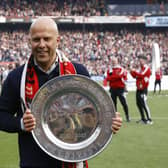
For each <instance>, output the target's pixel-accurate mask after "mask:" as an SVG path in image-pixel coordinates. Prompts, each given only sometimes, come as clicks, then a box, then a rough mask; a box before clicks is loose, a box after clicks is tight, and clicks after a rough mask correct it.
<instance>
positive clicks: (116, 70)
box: [106, 65, 127, 89]
mask: <svg viewBox="0 0 168 168" xmlns="http://www.w3.org/2000/svg"><path fill="white" fill-rule="evenodd" d="M106 79H107V81H109V86H110V88H113V89H118V88H125V80H127V71H126V70H125V69H124V68H123V67H121V66H119V65H117V66H115V67H113V68H112V69H111V70H110V69H108V70H107V78H106Z"/></svg>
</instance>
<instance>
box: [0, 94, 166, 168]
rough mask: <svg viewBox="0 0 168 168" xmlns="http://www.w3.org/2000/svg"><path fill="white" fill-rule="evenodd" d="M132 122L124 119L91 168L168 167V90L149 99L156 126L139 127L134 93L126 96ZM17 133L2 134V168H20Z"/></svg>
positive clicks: (0, 134)
mask: <svg viewBox="0 0 168 168" xmlns="http://www.w3.org/2000/svg"><path fill="white" fill-rule="evenodd" d="M127 100H128V104H129V110H130V114H131V118H132V120H131V122H130V123H126V122H125V117H124V112H123V110H122V107H121V105H120V103H118V111H120V113H121V115H122V116H123V120H124V121H123V126H122V128H121V130H120V132H119V133H118V134H116V135H114V136H113V138H112V141H111V143H110V144H109V145H108V146H107V148H106V149H105V150H104V151H103V152H101V153H100V154H99V155H98V156H96V157H95V158H92V159H90V160H89V165H90V168H167V165H168V91H164V92H162V93H161V95H158V94H156V95H153V93H152V92H150V93H149V96H148V104H149V107H150V109H151V114H152V118H153V121H154V124H153V125H143V124H137V123H136V120H138V119H139V113H138V110H137V107H136V104H135V92H129V94H128V95H127ZM18 167H19V166H18V150H17V134H7V133H4V132H0V168H18Z"/></svg>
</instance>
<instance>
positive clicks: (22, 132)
mask: <svg viewBox="0 0 168 168" xmlns="http://www.w3.org/2000/svg"><path fill="white" fill-rule="evenodd" d="M29 36H30V39H29V40H30V47H31V51H32V52H31V55H30V57H29V59H28V60H27V62H26V64H24V65H22V66H20V67H17V68H16V69H14V70H13V71H11V72H10V73H9V74H8V76H7V78H6V80H5V81H4V84H3V88H2V92H1V96H0V130H2V131H6V132H9V133H16V132H17V133H18V143H19V157H20V168H65V167H68V168H88V163H87V161H84V162H80V163H67V162H62V161H59V160H57V159H55V158H53V157H51V156H49V155H48V154H47V153H45V152H44V151H43V150H42V149H41V148H40V147H39V146H38V145H37V143H36V142H35V140H34V138H33V136H32V133H31V131H32V130H33V129H34V128H35V127H36V120H37V118H35V117H34V115H33V113H31V110H30V105H31V102H32V100H33V98H34V96H35V94H36V92H37V91H38V90H39V89H40V87H41V86H42V85H44V84H45V83H46V82H47V81H49V80H51V79H53V78H55V77H58V76H60V75H65V74H80V75H84V76H88V77H89V73H88V71H87V69H86V68H85V67H84V66H83V65H82V64H80V63H72V62H70V61H69V60H68V58H67V57H66V56H65V55H64V53H63V52H62V51H60V50H58V45H59V42H60V37H59V33H58V29H57V24H56V23H55V21H54V20H53V19H51V18H48V17H40V18H38V19H37V20H36V21H34V22H33V23H32V24H31V27H30V31H29ZM22 107H25V108H22ZM121 125H122V118H121V117H120V114H119V113H118V112H116V116H115V117H114V118H113V119H112V126H111V127H112V128H111V129H112V131H113V133H117V131H118V130H119V129H120V127H121Z"/></svg>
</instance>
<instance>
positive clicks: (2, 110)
mask: <svg viewBox="0 0 168 168" xmlns="http://www.w3.org/2000/svg"><path fill="white" fill-rule="evenodd" d="M18 78H19V76H18V75H17V74H16V73H13V72H11V73H9V75H8V77H7V79H6V80H5V82H4V84H3V87H2V92H1V95H0V130H2V131H6V132H18V131H21V125H20V120H21V117H22V115H21V108H19V107H20V100H19V97H20V96H19V95H20V94H19V93H20V91H19V87H20V82H19V81H20V79H18Z"/></svg>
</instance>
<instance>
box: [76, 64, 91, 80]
mask: <svg viewBox="0 0 168 168" xmlns="http://www.w3.org/2000/svg"><path fill="white" fill-rule="evenodd" d="M73 65H74V66H75V69H76V72H77V74H79V75H84V76H88V77H90V75H89V72H88V70H87V69H86V67H85V66H84V65H82V64H80V63H73Z"/></svg>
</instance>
